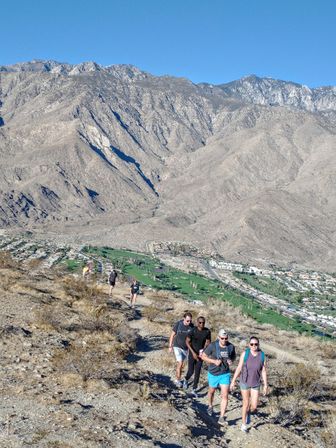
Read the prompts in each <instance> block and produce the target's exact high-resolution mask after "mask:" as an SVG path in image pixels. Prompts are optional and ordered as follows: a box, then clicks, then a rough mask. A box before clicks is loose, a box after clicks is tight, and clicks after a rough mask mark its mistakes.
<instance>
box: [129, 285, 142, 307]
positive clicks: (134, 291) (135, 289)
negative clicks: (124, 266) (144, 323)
mask: <svg viewBox="0 0 336 448" xmlns="http://www.w3.org/2000/svg"><path fill="white" fill-rule="evenodd" d="M139 290H140V283H139V282H138V281H137V280H136V279H135V278H134V279H133V281H132V283H131V303H130V305H131V308H134V306H135V302H136V298H137V295H138V294H139Z"/></svg>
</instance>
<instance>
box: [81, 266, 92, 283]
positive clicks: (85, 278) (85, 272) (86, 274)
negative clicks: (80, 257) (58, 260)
mask: <svg viewBox="0 0 336 448" xmlns="http://www.w3.org/2000/svg"><path fill="white" fill-rule="evenodd" d="M89 274H90V269H89V266H87V265H86V266H84V267H83V279H84V280H87V278H88V277H89Z"/></svg>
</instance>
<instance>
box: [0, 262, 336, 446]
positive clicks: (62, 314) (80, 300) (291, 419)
mask: <svg viewBox="0 0 336 448" xmlns="http://www.w3.org/2000/svg"><path fill="white" fill-rule="evenodd" d="M1 266H2V267H1V268H0V288H1V294H0V300H1V314H0V343H1V364H0V378H1V382H0V393H1V398H2V400H1V403H2V406H1V408H0V446H1V447H6V448H9V447H13V448H14V447H29V446H37V447H69V448H70V447H76V448H77V447H79V448H80V447H88V448H89V447H90V448H91V447H126V446H127V447H133V446H134V447H135V446H137V447H139V446H141V447H155V446H157V447H170V448H177V447H201V446H202V447H203V446H205V447H226V446H229V447H232V448H235V447H245V446H246V447H247V446H249V447H258V448H266V447H269V446H274V447H292V446H293V447H294V446H300V447H309V446H321V447H327V446H332V444H331V443H333V441H334V440H335V439H332V438H331V437H330V434H331V435H332V431H335V420H332V418H334V417H332V415H331V412H332V409H333V404H334V401H333V400H334V396H335V390H334V389H333V387H332V380H333V379H335V377H334V375H335V361H334V359H333V356H334V352H333V350H334V348H333V346H332V345H330V344H326V345H324V346H321V344H322V343H321V342H320V341H318V340H316V339H312V338H308V337H302V336H298V335H294V334H293V333H288V332H279V331H278V330H275V329H274V328H272V327H270V326H267V325H264V326H257V325H256V324H255V323H254V322H253V321H251V320H249V319H247V318H245V317H244V316H242V315H241V314H239V311H237V310H235V309H231V308H230V307H228V306H227V305H225V304H218V303H212V302H211V301H209V303H208V304H207V305H200V304H190V303H189V304H188V303H186V301H184V300H182V299H181V298H179V297H177V296H174V295H172V294H171V293H166V292H163V291H160V292H157V291H153V290H150V289H144V290H143V295H141V296H139V299H138V303H137V306H136V308H135V309H131V308H130V307H129V304H128V301H129V287H128V282H127V279H121V281H120V282H119V283H118V284H117V287H116V288H115V291H114V292H113V297H109V296H108V294H107V292H108V291H107V285H106V284H105V283H98V284H97V283H96V279H92V281H89V282H88V283H85V284H84V283H83V282H82V280H81V279H78V278H77V279H76V278H75V277H74V276H71V275H69V274H67V273H65V272H64V271H62V270H61V269H60V268H55V269H49V270H44V271H41V270H39V268H38V267H34V268H32V267H28V266H27V265H25V266H24V265H22V264H21V266H18V265H16V263H15V262H12V261H10V260H1ZM186 309H190V310H191V311H192V312H193V315H194V317H196V316H197V315H199V314H203V315H205V317H206V319H207V324H208V326H209V327H210V328H211V329H212V330H213V331H216V329H217V328H219V327H220V326H224V327H226V328H228V330H229V331H230V334H231V339H232V341H233V342H234V343H235V344H236V346H237V348H238V352H240V351H241V350H242V349H243V347H244V346H245V344H246V339H247V337H248V335H250V334H251V333H252V332H253V333H257V334H258V335H259V336H260V338H261V340H262V341H265V343H264V348H265V351H266V355H267V357H268V359H269V372H270V385H271V393H270V396H269V397H266V398H262V399H261V407H260V413H259V416H258V417H256V418H255V420H254V421H253V422H252V425H251V428H250V430H249V432H248V434H243V433H242V432H241V431H240V408H241V400H240V396H239V393H238V392H237V393H234V394H233V395H231V396H230V402H229V408H228V413H227V420H228V426H227V427H226V428H225V429H221V427H219V426H218V424H217V418H218V412H219V394H217V396H216V406H215V413H216V416H215V417H214V418H210V417H208V416H207V414H206V391H207V389H206V375H205V372H204V373H203V376H202V378H201V385H200V386H201V390H200V397H199V399H193V398H192V397H191V395H190V393H189V391H187V392H185V391H183V390H179V389H176V388H175V387H174V385H173V382H172V380H173V379H174V373H173V372H174V361H173V358H172V355H170V354H169V353H168V350H167V341H168V336H169V333H170V328H171V324H172V323H173V322H174V321H175V320H177V319H179V318H180V317H181V315H182V314H183V311H185V310H186ZM294 336H295V337H294ZM324 344H325V343H324ZM321 347H322V348H321ZM323 347H327V350H326V351H324V348H323ZM311 353H314V356H315V357H316V362H315V363H314V369H313V372H315V371H318V375H317V376H316V377H315V376H314V373H312V370H311V361H310V362H309V360H311ZM325 353H327V356H326V355H325ZM315 366H316V369H315ZM297 367H298V370H295V368H297ZM293 369H294V370H293ZM305 369H306V370H305ZM289 371H290V372H297V371H303V372H304V375H303V377H304V379H305V380H304V379H303V377H302V375H301V376H300V375H299V374H298V373H297V376H298V379H297V381H298V385H297V384H296V385H295V384H292V383H289V382H288V376H286V372H289ZM309 375H310V376H311V375H312V377H313V379H312V382H313V383H316V384H318V388H317V389H316V390H315V386H314V385H313V386H312V382H310V383H309V381H308V383H307V382H305V381H307V378H308V377H309ZM292 376H293V374H291V377H292ZM280 377H281V378H282V379H283V381H285V380H286V378H287V383H286V384H285V383H284V382H283V383H282V386H281V384H279V383H278V379H279V378H280ZM308 379H309V378H308ZM281 387H282V389H281ZM307 388H308V389H309V388H310V389H311V391H313V389H314V395H312V394H310V395H309V394H304V393H303V391H305V390H306V389H307ZM300 391H301V392H300ZM286 394H287V395H286ZM283 398H284V399H283ZM291 400H292V401H291ZM293 401H294V402H295V406H296V407H295V406H294V404H293ZM289 402H291V403H292V405H291V406H289V404H288V403H289ZM284 403H286V406H287V407H286V406H285V404H284ZM308 420H309V422H308ZM308 423H309V424H308ZM333 425H334V426H333ZM334 435H335V433H334ZM328 444H329V445H328Z"/></svg>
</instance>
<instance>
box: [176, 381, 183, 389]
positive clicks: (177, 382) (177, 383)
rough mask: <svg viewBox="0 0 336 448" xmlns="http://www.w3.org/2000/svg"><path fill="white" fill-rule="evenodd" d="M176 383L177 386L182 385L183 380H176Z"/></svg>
mask: <svg viewBox="0 0 336 448" xmlns="http://www.w3.org/2000/svg"><path fill="white" fill-rule="evenodd" d="M175 384H176V386H177V387H182V385H183V384H182V381H180V380H175Z"/></svg>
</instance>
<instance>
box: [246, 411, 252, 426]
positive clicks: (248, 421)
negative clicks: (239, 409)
mask: <svg viewBox="0 0 336 448" xmlns="http://www.w3.org/2000/svg"><path fill="white" fill-rule="evenodd" d="M250 423H251V414H250V413H249V412H248V413H247V416H246V424H247V425H249V424H250Z"/></svg>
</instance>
